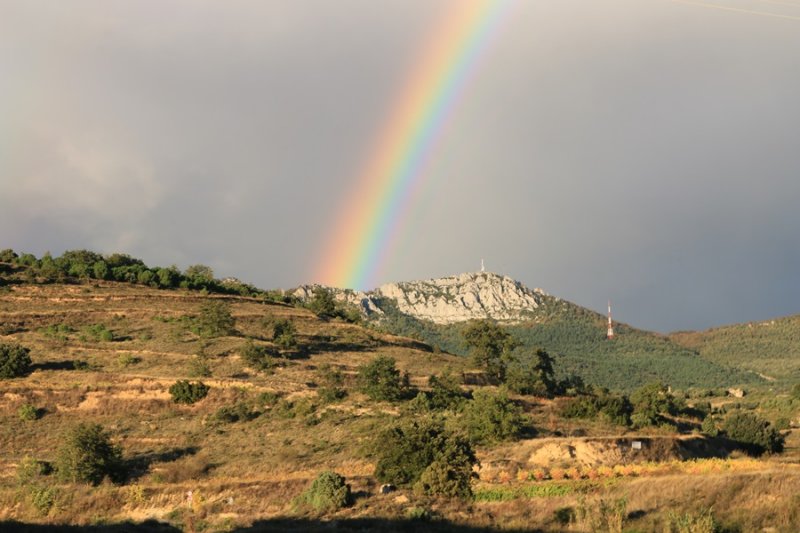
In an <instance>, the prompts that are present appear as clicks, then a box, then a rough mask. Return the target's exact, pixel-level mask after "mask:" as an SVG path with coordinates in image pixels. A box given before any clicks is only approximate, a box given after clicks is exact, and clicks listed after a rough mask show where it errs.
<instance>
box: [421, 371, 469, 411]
mask: <svg viewBox="0 0 800 533" xmlns="http://www.w3.org/2000/svg"><path fill="white" fill-rule="evenodd" d="M428 385H429V386H430V388H431V390H430V395H429V396H428V398H429V401H430V408H431V409H432V410H445V409H450V410H457V409H459V408H460V407H461V406H462V405H463V404H464V403H465V402H466V397H465V396H464V391H463V390H462V389H461V382H460V380H459V379H458V378H457V377H456V376H454V375H453V374H451V373H449V372H444V373H443V374H442V375H441V376H430V377H429V378H428Z"/></svg>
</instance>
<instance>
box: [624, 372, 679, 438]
mask: <svg viewBox="0 0 800 533" xmlns="http://www.w3.org/2000/svg"><path fill="white" fill-rule="evenodd" d="M631 404H632V405H633V414H632V415H631V422H632V423H633V425H634V426H635V427H640V428H641V427H646V426H655V425H658V424H659V423H662V422H664V420H665V419H664V415H665V414H670V415H675V414H677V413H678V411H679V409H678V406H677V404H676V403H675V399H674V398H673V396H672V394H670V393H669V391H668V389H667V386H666V385H664V384H663V383H661V382H660V381H654V382H652V383H648V384H647V385H645V386H643V387H640V388H638V389H636V390H635V391H634V392H633V394H631Z"/></svg>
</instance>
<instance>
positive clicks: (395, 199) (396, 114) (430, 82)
mask: <svg viewBox="0 0 800 533" xmlns="http://www.w3.org/2000/svg"><path fill="white" fill-rule="evenodd" d="M514 1H515V0H454V2H453V4H452V5H453V7H452V9H451V10H450V11H449V12H447V13H446V16H445V17H444V19H443V21H442V22H441V24H440V25H439V26H438V27H436V28H435V31H434V33H433V36H432V39H431V41H430V43H428V45H427V46H425V47H423V49H422V53H421V54H420V59H419V60H418V61H417V62H416V67H415V69H414V70H413V72H412V75H411V76H410V77H409V79H408V83H407V85H406V87H405V88H404V90H403V91H401V93H400V97H399V98H398V99H397V100H396V102H395V104H394V105H393V106H392V108H391V109H392V110H391V112H390V114H389V117H388V120H387V121H386V123H385V125H384V127H383V129H382V133H381V135H380V136H379V137H378V142H377V144H376V146H375V147H374V149H373V150H372V151H371V152H370V157H369V158H368V162H367V164H366V165H365V169H364V171H363V173H362V174H361V175H360V177H359V179H358V180H357V183H356V186H355V189H354V191H353V192H352V193H351V194H349V195H348V196H347V199H346V205H347V208H343V209H342V210H341V215H340V217H339V219H338V220H337V221H336V223H335V224H334V225H333V231H332V232H331V233H330V234H329V235H327V240H326V244H325V245H324V246H323V247H322V250H323V253H322V256H321V258H320V259H319V261H318V262H317V265H318V268H317V272H316V273H315V274H314V275H313V278H312V279H314V280H315V281H317V282H319V283H323V284H326V285H332V286H336V287H349V288H354V289H367V288H372V287H374V285H373V284H374V283H375V281H376V278H377V276H378V274H379V273H380V272H381V270H382V268H383V267H384V265H385V264H386V262H387V261H388V259H389V258H390V256H391V253H392V252H393V250H394V249H395V247H396V241H397V239H398V235H399V234H400V232H401V230H402V229H403V228H404V227H405V226H406V223H405V222H406V220H407V218H408V216H409V212H410V210H411V207H412V206H413V204H414V199H415V197H416V196H418V195H419V192H420V189H421V187H422V185H423V184H424V182H425V178H426V174H425V167H426V163H427V162H428V160H429V158H430V155H431V153H432V151H433V149H434V147H435V146H436V144H437V141H438V140H439V139H440V138H441V136H442V134H443V131H444V129H445V126H446V125H447V123H448V119H449V117H450V116H451V115H452V113H453V111H454V109H455V108H456V107H457V104H458V102H459V100H460V98H461V97H462V95H463V94H464V89H465V87H466V85H467V82H468V81H469V80H470V79H471V77H472V74H473V73H474V72H475V70H476V67H477V66H478V64H479V63H480V58H481V56H482V55H483V52H484V51H485V50H486V49H487V48H488V44H489V42H490V41H491V39H492V37H493V36H494V35H496V34H497V31H498V29H499V28H500V27H501V23H502V21H503V20H505V19H506V18H507V15H508V13H509V12H510V7H511V5H512V4H513V3H514Z"/></svg>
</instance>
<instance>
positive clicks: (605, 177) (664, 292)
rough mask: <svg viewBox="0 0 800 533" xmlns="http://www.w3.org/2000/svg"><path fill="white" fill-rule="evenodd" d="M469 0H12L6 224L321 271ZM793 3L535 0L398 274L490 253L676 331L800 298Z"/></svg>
mask: <svg viewBox="0 0 800 533" xmlns="http://www.w3.org/2000/svg"><path fill="white" fill-rule="evenodd" d="M715 1H716V3H718V4H724V5H726V6H730V7H737V8H741V9H750V10H756V11H770V12H777V13H783V14H789V15H796V14H797V15H800V7H794V6H791V5H788V4H787V5H781V4H767V3H764V2H758V1H755V0H750V1H748V0H738V1H734V0H730V1H726V0H715ZM454 3H455V2H453V1H445V0H438V1H435V2H430V1H422V0H417V1H407V0H404V1H400V0H397V1H395V0H387V1H384V2H372V1H368V0H340V1H337V2H327V1H322V0H305V1H288V0H273V1H270V2H256V1H237V2H233V3H224V4H223V3H218V2H210V1H197V0H193V1H168V2H122V1H119V2H109V1H76V2H69V3H65V2H37V3H34V2H25V1H22V0H20V1H7V2H4V3H2V4H0V79H2V80H3V82H2V83H0V115H2V116H3V126H2V127H0V241H2V242H3V244H4V245H6V246H12V247H14V248H16V249H20V250H24V251H32V252H34V253H42V252H43V251H45V250H51V251H52V252H53V253H60V252H61V251H63V250H65V249H71V248H81V247H87V248H93V249H96V250H99V251H102V252H107V253H110V252H113V251H126V252H129V253H131V254H134V255H137V256H140V257H142V258H143V259H145V260H146V261H147V262H148V263H152V264H171V263H177V264H179V265H181V266H186V265H187V264H191V263H197V262H202V263H206V264H209V265H211V266H213V267H214V268H215V269H216V270H217V273H218V274H220V275H233V276H238V277H240V278H242V279H245V280H248V281H252V282H254V283H256V284H258V285H260V286H265V287H278V286H284V287H287V286H292V285H296V284H299V283H303V282H306V281H310V280H309V279H308V277H309V276H310V275H311V273H312V272H313V271H314V270H315V269H314V264H313V263H314V262H315V261H316V260H318V251H319V248H320V247H321V246H322V244H323V243H324V241H325V239H326V238H328V233H327V230H328V229H329V228H330V226H331V224H332V220H333V219H334V218H335V217H336V215H337V213H338V212H339V211H340V210H341V209H342V206H345V205H346V202H347V198H346V195H347V194H348V193H349V192H350V188H351V187H352V186H353V183H354V180H355V177H356V176H357V175H358V172H359V171H360V169H361V167H362V165H363V163H364V161H365V160H366V158H367V156H368V155H369V154H368V152H369V150H370V149H372V147H373V145H374V139H375V137H376V135H378V133H379V132H380V128H381V125H382V121H383V120H384V118H385V116H386V115H387V113H388V109H389V107H390V106H391V104H392V101H393V99H394V98H395V97H396V95H397V94H398V91H399V90H400V88H402V85H403V81H404V78H405V77H406V75H407V73H408V72H409V70H410V69H411V68H412V67H413V63H414V61H415V60H416V57H417V54H418V51H419V48H420V46H421V44H422V43H423V42H424V40H425V38H426V35H427V34H428V33H429V32H430V29H431V28H433V27H434V26H435V24H436V22H437V20H438V18H439V17H440V16H441V15H442V13H445V12H446V10H447V9H448V8H450V7H451V6H452V5H454ZM798 29H800V21H793V20H785V19H776V18H768V17H762V16H758V15H753V14H746V13H735V12H724V11H721V10H714V9H707V8H703V7H700V6H696V5H688V4H682V3H677V2H670V1H668V0H647V1H642V0H613V1H609V2H590V1H588V0H563V1H559V2H520V3H519V4H518V5H517V7H516V8H515V11H514V13H513V16H512V18H511V21H510V22H509V23H508V24H507V25H506V26H505V27H504V28H503V31H502V33H501V34H499V35H498V36H497V38H496V39H495V41H494V43H493V46H492V48H491V49H490V50H489V52H488V53H487V55H486V57H485V60H484V63H483V64H482V65H481V67H480V69H479V71H478V73H477V75H476V77H475V78H474V79H473V80H472V82H471V83H470V84H469V85H468V87H467V89H466V91H465V93H464V95H463V100H462V102H461V104H460V105H459V107H458V109H457V112H456V113H455V115H454V116H453V119H452V121H451V123H450V124H449V126H448V129H447V132H446V135H445V137H444V138H443V139H442V142H441V143H440V144H439V145H438V146H437V147H436V149H435V151H434V154H433V157H432V159H431V163H430V165H429V167H428V169H427V173H428V179H427V182H426V186H425V187H424V189H423V194H422V195H421V197H420V198H419V202H418V203H417V204H415V205H414V207H413V209H412V213H411V214H412V216H411V219H410V222H409V225H408V227H407V228H405V230H404V231H403V232H402V235H401V239H400V241H399V244H398V248H397V250H395V252H394V254H393V255H392V257H391V261H390V262H389V263H388V264H387V268H386V271H385V272H383V273H382V280H384V281H388V280H391V279H411V278H422V277H431V276H437V275H443V274H450V273H454V272H459V271H464V270H472V269H475V268H477V267H478V266H479V262H480V258H481V257H485V258H486V260H487V266H488V267H490V268H491V269H493V270H496V271H500V272H503V273H507V274H509V275H512V276H513V277H515V278H517V279H519V280H521V281H522V282H524V283H526V284H529V285H533V286H541V287H542V288H544V289H545V290H548V291H549V292H551V293H553V294H556V295H558V296H562V297H564V298H568V299H571V300H573V301H575V302H577V303H580V304H583V305H587V306H589V307H592V308H595V309H600V310H602V309H603V308H604V306H605V301H606V299H607V298H609V297H611V298H612V299H613V300H614V301H615V307H616V309H617V315H618V317H619V318H620V319H622V320H625V321H628V322H631V323H633V324H635V325H640V326H643V327H649V328H654V329H658V330H661V331H667V330H671V329H678V328H700V327H706V326H710V325H714V324H720V323H725V322H731V321H746V320H756V319H760V318H767V317H770V316H777V315H782V314H789V313H796V312H798V311H800V309H798V307H797V304H796V303H795V302H797V301H798V296H800V294H798V292H800V280H798V274H797V273H798V272H800V268H798V267H800V251H798V250H800V247H798V246H797V244H798V243H797V237H796V235H797V233H798V228H800V211H798V210H797V209H796V208H795V204H797V201H798V199H800V180H798V179H797V175H798V171H800V155H798V150H797V148H796V147H797V146H800V130H798V129H797V127H796V125H797V124H798V123H800V121H799V120H798V119H800V106H798V105H797V103H796V95H797V94H799V93H800V69H798V68H797V54H796V50H798V49H800V46H799V45H800V32H798Z"/></svg>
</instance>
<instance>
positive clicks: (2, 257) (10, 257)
mask: <svg viewBox="0 0 800 533" xmlns="http://www.w3.org/2000/svg"><path fill="white" fill-rule="evenodd" d="M17 257H19V256H18V255H17V253H16V252H15V251H14V250H12V249H11V248H6V249H5V250H2V251H0V263H13V262H14V260H15V259H16V258H17Z"/></svg>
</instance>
